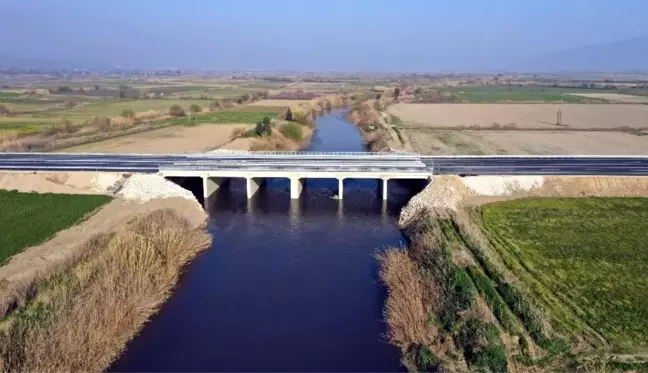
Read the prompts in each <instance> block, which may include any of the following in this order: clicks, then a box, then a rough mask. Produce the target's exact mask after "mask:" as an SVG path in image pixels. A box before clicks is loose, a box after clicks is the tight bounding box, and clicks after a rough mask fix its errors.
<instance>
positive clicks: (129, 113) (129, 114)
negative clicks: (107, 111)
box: [121, 109, 135, 119]
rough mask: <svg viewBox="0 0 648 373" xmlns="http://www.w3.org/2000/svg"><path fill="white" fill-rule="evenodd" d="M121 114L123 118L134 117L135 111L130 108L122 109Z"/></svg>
mask: <svg viewBox="0 0 648 373" xmlns="http://www.w3.org/2000/svg"><path fill="white" fill-rule="evenodd" d="M121 116H122V117H124V118H128V119H133V118H135V112H134V111H133V110H132V109H124V111H122V113H121Z"/></svg>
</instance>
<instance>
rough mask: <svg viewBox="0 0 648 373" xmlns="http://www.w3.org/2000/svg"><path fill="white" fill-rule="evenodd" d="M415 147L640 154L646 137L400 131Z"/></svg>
mask: <svg viewBox="0 0 648 373" xmlns="http://www.w3.org/2000/svg"><path fill="white" fill-rule="evenodd" d="M401 131H402V133H404V134H406V135H407V137H408V139H409V141H410V142H411V143H412V145H413V147H414V149H415V150H416V151H418V152H420V153H423V154H430V155H443V154H448V155H503V154H515V155H521V154H532V155H533V154H535V155H543V154H546V155H564V154H602V155H617V154H624V155H643V154H646V152H648V138H647V137H645V136H637V135H633V134H629V133H622V132H596V131H591V132H569V131H561V132H558V131H555V132H553V131H542V132H533V131H422V130H401Z"/></svg>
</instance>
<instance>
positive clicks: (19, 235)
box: [0, 190, 110, 263]
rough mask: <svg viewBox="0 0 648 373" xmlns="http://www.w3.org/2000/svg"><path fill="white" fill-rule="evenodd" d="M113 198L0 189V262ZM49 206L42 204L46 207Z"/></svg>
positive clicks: (41, 240) (75, 221)
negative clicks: (0, 229) (0, 231)
mask: <svg viewBox="0 0 648 373" xmlns="http://www.w3.org/2000/svg"><path fill="white" fill-rule="evenodd" d="M108 201H110V197H107V196H90V195H88V196H83V195H68V194H35V193H18V192H12V191H3V190H0V206H2V209H1V210H0V226H2V232H3V233H2V234H0V263H2V262H5V261H6V260H7V259H8V258H9V257H11V256H12V255H15V254H17V253H19V252H21V251H22V250H24V249H25V248H27V247H29V246H33V245H36V244H39V243H41V242H43V241H45V240H46V239H48V238H49V237H51V236H52V235H54V234H55V233H56V232H58V231H60V230H62V229H66V228H68V227H70V226H72V225H74V224H75V223H77V222H78V221H79V220H80V219H82V218H83V217H84V216H85V215H86V214H88V213H89V212H91V211H92V210H94V209H96V208H97V207H99V206H102V205H103V204H105V203H107V202H108ZM45 206H46V207H47V208H43V207H45Z"/></svg>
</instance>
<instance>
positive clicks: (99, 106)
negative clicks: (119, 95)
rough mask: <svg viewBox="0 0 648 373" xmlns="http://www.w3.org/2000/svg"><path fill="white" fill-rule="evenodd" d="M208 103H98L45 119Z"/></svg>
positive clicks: (68, 110)
mask: <svg viewBox="0 0 648 373" xmlns="http://www.w3.org/2000/svg"><path fill="white" fill-rule="evenodd" d="M205 104H207V105H208V104H209V101H204V100H138V101H123V102H99V103H91V104H88V105H84V106H81V107H78V108H73V109H67V110H60V111H54V112H49V113H47V115H46V116H47V117H66V118H75V119H84V118H88V117H92V116H97V117H111V116H119V115H121V113H122V112H123V111H124V110H133V111H134V112H136V113H137V112H143V111H147V110H156V111H162V112H166V111H167V110H168V109H169V107H171V106H172V105H180V106H181V107H183V108H184V109H185V110H187V111H189V107H190V106H191V105H199V106H200V105H205Z"/></svg>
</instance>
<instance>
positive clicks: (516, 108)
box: [388, 103, 648, 129]
mask: <svg viewBox="0 0 648 373" xmlns="http://www.w3.org/2000/svg"><path fill="white" fill-rule="evenodd" d="M559 108H561V109H562V112H563V114H562V124H563V127H565V126H566V127H567V128H576V129H582V128H594V129H596V128H600V129H605V128H619V127H632V128H641V127H648V106H646V105H623V104H619V105H609V104H598V105H596V104H593V105H588V104H571V105H560V104H405V103H399V104H395V105H392V106H390V107H389V109H388V112H389V113H390V114H393V115H395V116H397V117H399V118H400V119H401V120H402V121H403V122H404V123H403V126H408V125H409V126H426V127H431V128H444V127H446V128H447V127H461V126H463V127H470V126H479V127H492V126H494V125H495V124H498V125H500V126H506V125H515V126H516V127H517V128H520V129H525V128H526V129H532V128H556V119H557V118H556V117H557V111H558V109H559Z"/></svg>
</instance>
